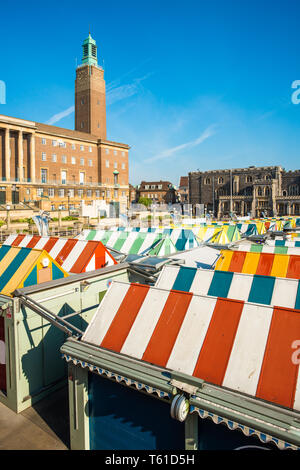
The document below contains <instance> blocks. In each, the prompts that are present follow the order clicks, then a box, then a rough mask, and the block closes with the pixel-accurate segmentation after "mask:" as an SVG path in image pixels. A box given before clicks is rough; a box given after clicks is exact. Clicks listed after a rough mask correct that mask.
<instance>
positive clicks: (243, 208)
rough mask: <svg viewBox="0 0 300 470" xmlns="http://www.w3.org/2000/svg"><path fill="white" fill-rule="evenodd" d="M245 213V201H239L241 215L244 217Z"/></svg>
mask: <svg viewBox="0 0 300 470" xmlns="http://www.w3.org/2000/svg"><path fill="white" fill-rule="evenodd" d="M244 215H245V201H244V200H242V201H241V216H242V217H244Z"/></svg>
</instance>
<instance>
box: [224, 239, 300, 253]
mask: <svg viewBox="0 0 300 470" xmlns="http://www.w3.org/2000/svg"><path fill="white" fill-rule="evenodd" d="M290 243H291V244H282V243H278V244H271V243H270V242H269V241H268V242H266V243H265V244H264V245H262V244H261V245H260V244H258V243H241V244H236V245H233V246H231V247H230V249H231V250H234V251H250V252H251V253H281V254H285V255H300V249H299V246H297V245H295V244H294V246H293V243H292V242H290ZM299 245H300V243H299Z"/></svg>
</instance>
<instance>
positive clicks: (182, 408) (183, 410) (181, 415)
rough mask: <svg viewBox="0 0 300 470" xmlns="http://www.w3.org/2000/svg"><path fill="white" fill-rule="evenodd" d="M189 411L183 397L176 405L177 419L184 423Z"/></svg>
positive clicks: (187, 403) (188, 405)
mask: <svg viewBox="0 0 300 470" xmlns="http://www.w3.org/2000/svg"><path fill="white" fill-rule="evenodd" d="M189 409H190V404H189V402H188V400H187V399H186V398H184V397H183V399H182V400H181V401H180V403H178V409H177V416H178V417H177V419H178V420H179V421H184V420H185V419H186V417H187V415H188V413H189Z"/></svg>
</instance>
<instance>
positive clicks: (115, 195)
mask: <svg viewBox="0 0 300 470" xmlns="http://www.w3.org/2000/svg"><path fill="white" fill-rule="evenodd" d="M114 198H115V199H118V190H117V189H115V190H114Z"/></svg>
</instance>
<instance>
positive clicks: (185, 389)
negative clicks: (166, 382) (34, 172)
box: [170, 379, 199, 395]
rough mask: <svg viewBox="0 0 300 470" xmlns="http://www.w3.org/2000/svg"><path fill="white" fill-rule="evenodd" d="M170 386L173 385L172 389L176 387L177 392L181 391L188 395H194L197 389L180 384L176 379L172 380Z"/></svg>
mask: <svg viewBox="0 0 300 470" xmlns="http://www.w3.org/2000/svg"><path fill="white" fill-rule="evenodd" d="M170 384H171V385H173V387H176V388H177V389H178V390H182V391H183V392H186V393H188V394H189V395H195V394H196V392H197V390H198V388H199V387H195V386H194V385H191V384H187V383H184V382H180V381H179V380H176V379H172V380H171V382H170Z"/></svg>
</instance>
